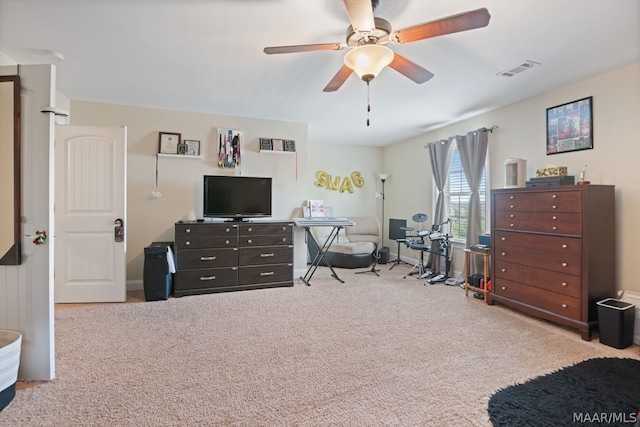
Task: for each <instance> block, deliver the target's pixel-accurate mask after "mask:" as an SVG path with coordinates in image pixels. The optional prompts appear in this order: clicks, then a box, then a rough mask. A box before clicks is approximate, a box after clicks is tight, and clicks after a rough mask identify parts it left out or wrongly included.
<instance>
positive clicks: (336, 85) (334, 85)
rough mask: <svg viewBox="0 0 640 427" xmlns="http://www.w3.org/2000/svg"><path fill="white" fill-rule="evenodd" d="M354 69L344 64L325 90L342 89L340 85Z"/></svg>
mask: <svg viewBox="0 0 640 427" xmlns="http://www.w3.org/2000/svg"><path fill="white" fill-rule="evenodd" d="M352 72H353V70H352V69H351V68H349V67H347V66H346V65H343V66H342V68H340V70H338V72H337V73H336V75H335V76H333V78H332V79H331V81H330V82H329V84H328V85H327V86H325V88H324V89H323V90H322V91H323V92H335V91H336V90H338V89H340V86H342V84H343V83H344V82H345V81H346V80H347V79H348V78H349V76H350V75H351V73H352Z"/></svg>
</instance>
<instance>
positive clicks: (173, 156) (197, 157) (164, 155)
mask: <svg viewBox="0 0 640 427" xmlns="http://www.w3.org/2000/svg"><path fill="white" fill-rule="evenodd" d="M158 157H171V158H174V159H200V160H202V156H185V155H184V154H163V153H158Z"/></svg>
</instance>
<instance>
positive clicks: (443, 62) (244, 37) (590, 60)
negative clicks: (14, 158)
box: [0, 0, 640, 146]
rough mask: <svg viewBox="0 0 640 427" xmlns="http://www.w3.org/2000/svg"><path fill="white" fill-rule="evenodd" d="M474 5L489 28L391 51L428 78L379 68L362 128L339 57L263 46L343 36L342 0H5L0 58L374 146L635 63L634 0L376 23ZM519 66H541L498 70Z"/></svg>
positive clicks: (362, 94)
mask: <svg viewBox="0 0 640 427" xmlns="http://www.w3.org/2000/svg"><path fill="white" fill-rule="evenodd" d="M480 7H486V8H487V9H488V10H489V13H490V14H491V21H490V22H489V25H488V26H487V27H485V28H480V29H475V30H470V31H466V32H462V33H457V34H450V35H445V36H441V37H437V38H433V39H427V40H421V41H417V42H413V43H409V44H405V45H391V47H392V49H394V50H396V51H397V52H400V53H402V54H403V55H404V56H405V57H407V58H409V59H411V60H413V61H414V62H417V63H418V64H420V65H422V66H423V67H425V68H427V69H428V70H429V71H431V72H433V73H434V74H435V77H434V78H433V79H431V80H430V81H428V82H426V83H424V84H422V85H417V84H416V83H414V82H412V81H411V80H409V79H407V78H406V77H404V76H402V75H401V74H399V73H397V72H396V71H394V70H392V69H390V68H387V69H385V70H383V71H382V73H381V74H380V75H379V76H378V77H377V78H376V79H374V80H373V81H372V82H371V94H370V98H371V113H370V114H371V116H370V117H371V126H369V127H367V126H366V105H367V91H366V84H365V83H364V82H362V81H361V80H359V79H358V78H357V76H355V74H353V75H352V76H351V77H349V79H348V80H347V81H346V82H345V84H344V85H343V86H342V87H341V88H340V89H339V90H338V91H336V92H332V93H325V92H323V91H322V89H323V88H324V87H325V86H326V84H327V83H328V82H329V80H331V78H332V77H333V76H334V74H335V73H336V72H337V71H338V69H339V68H340V67H341V66H342V58H343V56H344V53H345V52H346V51H345V50H342V51H318V52H306V53H294V54H285V55H266V54H264V53H263V52H262V49H263V48H264V47H265V46H279V45H293V44H311V43H331V42H338V43H339V42H344V40H345V35H346V28H347V26H348V24H349V21H348V17H347V14H346V11H345V9H344V5H343V2H342V0H0V52H4V53H5V54H6V55H8V56H9V57H10V58H12V59H13V60H15V61H16V62H18V63H21V64H34V63H47V62H51V63H54V64H55V65H56V66H57V86H58V90H59V91H60V92H61V93H63V94H64V95H65V96H67V97H69V98H71V99H73V100H82V101H95V102H102V103H113V104H126V105H135V106H147V107H158V108H166V109H175V110H186V111H199V112H208V113H214V114H223V115H230V116H243V117H255V118H263V119H273V120H283V121H293V122H304V123H309V132H310V134H309V140H310V141H311V142H326V143H347V144H359V145H372V146H384V145H388V144H391V143H393V142H396V141H399V140H402V139H406V138H409V137H412V136H415V135H419V134H422V133H425V132H427V131H428V130H430V129H435V128H437V127H440V126H443V125H445V124H448V123H452V122H455V121H458V120H461V119H465V118H468V117H471V116H473V115H477V114H480V113H483V112H486V111H488V110H492V109H495V108H497V107H500V106H504V105H507V104H510V103H513V102H516V101H518V100H522V99H525V98H529V97H531V96H534V95H536V94H539V93H542V92H545V91H548V90H551V89H554V88H557V87H559V86H563V85H566V84H567V83H570V82H573V81H578V80H582V79H584V78H588V77H590V76H593V75H596V74H599V73H602V72H606V71H609V70H612V69H615V68H619V67H621V66H624V65H627V64H631V63H634V62H638V61H640V1H638V0H518V1H513V0H512V1H509V0H484V1H477V0H457V1H451V0H380V6H379V7H378V9H377V11H376V16H380V17H382V18H385V19H387V20H389V21H390V22H391V24H392V26H393V28H394V30H397V29H400V28H404V27H407V26H410V25H414V24H418V23H422V22H426V21H431V20H434V19H438V18H442V17H445V16H448V15H453V14H457V13H461V12H465V11H468V10H472V9H477V8H480ZM47 51H52V52H59V53H61V54H62V55H63V56H64V60H63V61H58V60H57V58H55V57H54V56H52V55H51V54H48V53H47ZM526 60H532V61H536V62H540V63H542V65H541V66H539V67H537V68H534V69H531V70H528V71H526V72H524V73H522V74H519V75H517V76H515V77H511V78H507V77H501V76H498V75H497V74H499V73H500V72H502V71H504V70H507V69H510V68H513V67H515V66H517V65H519V64H521V63H522V62H524V61H526ZM639 78H640V76H639ZM588 95H590V94H587V93H585V96H588ZM559 101H572V100H571V99H567V100H559ZM595 102H597V101H595ZM492 124H493V123H487V124H486V125H492ZM212 126H214V127H215V126H216V124H215V123H212Z"/></svg>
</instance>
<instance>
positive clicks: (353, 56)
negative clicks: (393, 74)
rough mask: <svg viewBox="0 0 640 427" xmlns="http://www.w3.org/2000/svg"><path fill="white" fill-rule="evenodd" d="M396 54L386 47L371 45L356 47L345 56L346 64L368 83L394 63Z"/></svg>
mask: <svg viewBox="0 0 640 427" xmlns="http://www.w3.org/2000/svg"><path fill="white" fill-rule="evenodd" d="M393 56H394V53H393V51H392V50H391V49H389V48H388V47H386V46H380V45H377V44H370V45H364V46H359V47H356V48H354V49H352V50H350V51H349V52H347V54H346V55H345V56H344V63H345V65H346V66H347V67H349V68H351V69H352V70H353V71H354V72H355V73H356V74H357V75H358V77H360V78H361V79H362V80H364V81H366V82H368V81H371V80H372V79H373V78H375V77H376V76H377V75H378V74H379V73H380V71H382V69H383V68H384V67H386V66H387V65H389V64H391V61H393Z"/></svg>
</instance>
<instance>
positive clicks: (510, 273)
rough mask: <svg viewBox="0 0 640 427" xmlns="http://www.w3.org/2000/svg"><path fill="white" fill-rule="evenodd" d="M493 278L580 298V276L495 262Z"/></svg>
mask: <svg viewBox="0 0 640 427" xmlns="http://www.w3.org/2000/svg"><path fill="white" fill-rule="evenodd" d="M495 277H496V278H497V279H506V280H509V281H511V282H518V283H522V284H525V285H529V286H533V287H535V288H540V289H546V290H548V291H552V292H557V293H559V294H564V295H568V296H571V297H574V298H580V292H581V291H580V289H581V287H580V276H574V275H572V274H564V273H558V272H555V271H551V270H544V269H542V268H538V267H529V266H526V265H520V264H512V263H509V262H504V261H495ZM498 281H499V280H498Z"/></svg>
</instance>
